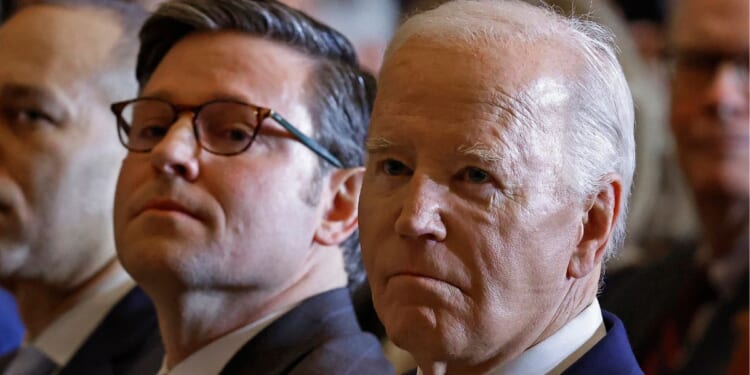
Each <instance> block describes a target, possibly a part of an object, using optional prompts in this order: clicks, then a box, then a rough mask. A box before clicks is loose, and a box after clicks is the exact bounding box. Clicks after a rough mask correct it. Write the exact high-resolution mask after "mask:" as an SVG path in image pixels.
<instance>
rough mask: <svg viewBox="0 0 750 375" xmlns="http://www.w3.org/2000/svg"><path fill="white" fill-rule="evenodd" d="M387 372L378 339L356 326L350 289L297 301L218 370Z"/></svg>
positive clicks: (314, 372)
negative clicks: (294, 305)
mask: <svg viewBox="0 0 750 375" xmlns="http://www.w3.org/2000/svg"><path fill="white" fill-rule="evenodd" d="M249 371H251V372H253V373H262V374H331V373H336V374H392V373H393V369H392V368H391V366H390V364H389V363H388V361H387V360H386V359H385V356H384V355H383V352H382V350H381V347H380V343H379V342H378V341H377V340H376V339H375V337H374V336H372V335H370V334H368V333H365V332H363V331H362V329H361V328H360V327H359V324H358V323H357V319H356V316H355V314H354V309H353V307H352V302H351V298H350V297H349V292H348V290H346V289H345V288H341V289H335V290H331V291H328V292H325V293H321V294H318V295H316V296H313V297H310V298H308V299H306V300H304V301H302V302H301V303H300V304H299V305H297V306H296V307H295V308H293V309H292V310H290V311H289V312H287V313H286V314H284V315H282V316H281V317H280V318H279V319H277V320H276V321H275V322H273V323H272V324H271V325H269V326H268V327H266V329H264V330H263V331H261V332H260V333H259V334H258V335H257V336H256V337H255V338H253V339H252V340H251V341H250V342H248V343H247V344H245V345H244V346H243V347H242V348H241V349H240V351H239V352H237V354H235V355H234V356H233V357H232V359H231V360H230V362H229V363H228V364H227V365H226V366H225V367H224V369H223V370H222V374H242V373H247V372H249Z"/></svg>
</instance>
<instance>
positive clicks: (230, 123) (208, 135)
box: [111, 98, 343, 168]
mask: <svg viewBox="0 0 750 375" xmlns="http://www.w3.org/2000/svg"><path fill="white" fill-rule="evenodd" d="M111 109H112V113H114V114H115V116H116V117H117V134H118V137H119V138H120V142H121V143H122V145H123V146H125V148H127V149H128V150H129V151H132V152H150V151H151V150H153V148H154V147H156V145H157V144H158V143H159V142H161V140H162V139H164V137H165V136H166V135H167V131H169V128H170V127H171V126H172V124H174V122H175V121H177V117H178V116H179V114H180V113H183V112H186V111H188V112H192V113H193V133H194V134H195V139H196V140H197V141H198V144H199V145H200V146H201V147H202V148H203V149H204V150H206V151H208V152H210V153H213V154H217V155H225V156H231V155H237V154H240V153H242V152H244V151H245V150H247V149H248V148H250V145H252V143H253V141H254V140H255V138H256V137H257V136H258V134H259V130H260V128H261V127H262V125H263V122H264V120H265V119H267V118H269V117H270V118H272V119H274V120H275V121H276V122H277V123H278V124H279V125H281V127H283V128H284V129H286V131H288V132H289V133H290V134H291V135H292V136H293V137H294V138H295V139H296V140H297V141H299V142H300V143H302V144H303V145H305V147H307V148H309V149H310V150H312V152H314V153H316V154H317V155H318V156H320V157H321V158H323V159H324V160H325V161H327V162H329V163H331V164H332V165H333V166H335V167H336V168H343V164H342V163H341V161H340V160H339V159H338V158H336V157H335V156H333V154H331V152H330V151H328V150H326V149H325V148H324V147H323V146H321V145H320V143H318V142H316V141H315V140H313V139H312V138H310V137H308V136H306V135H305V134H303V133H302V132H301V131H299V129H297V128H296V127H294V126H293V125H292V124H291V123H290V122H289V121H287V120H285V119H284V118H283V117H281V115H279V114H278V113H276V112H274V111H273V110H271V109H268V108H263V107H258V106H255V105H252V104H247V103H242V102H235V101H229V100H216V101H211V102H208V103H204V104H201V105H197V106H187V105H175V104H172V103H169V102H167V101H165V100H161V99H156V98H137V99H132V100H127V101H124V102H118V103H114V104H112V106H111Z"/></svg>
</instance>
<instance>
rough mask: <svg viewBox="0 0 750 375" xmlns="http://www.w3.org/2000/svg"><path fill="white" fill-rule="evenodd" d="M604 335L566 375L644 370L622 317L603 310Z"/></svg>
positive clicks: (625, 374)
mask: <svg viewBox="0 0 750 375" xmlns="http://www.w3.org/2000/svg"><path fill="white" fill-rule="evenodd" d="M602 318H603V319H604V327H605V328H606V329H607V335H606V336H604V338H602V339H601V340H600V341H599V342H598V343H596V345H594V347H593V348H591V350H589V351H588V352H586V354H584V355H583V357H581V358H580V359H579V360H578V361H576V362H575V363H574V364H573V365H572V366H570V367H568V368H567V369H566V370H565V371H563V374H565V375H600V374H601V375H604V374H606V375H638V374H643V371H641V369H640V368H639V367H638V363H637V362H636V360H635V356H634V355H633V351H632V350H631V349H630V343H629V342H628V336H627V334H626V333H625V327H624V326H623V325H622V322H621V321H620V319H617V317H616V316H614V315H613V314H611V313H609V312H606V311H602ZM416 374H417V370H416V369H414V370H411V371H409V372H407V373H405V374H404V375H416Z"/></svg>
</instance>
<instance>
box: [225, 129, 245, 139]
mask: <svg viewBox="0 0 750 375" xmlns="http://www.w3.org/2000/svg"><path fill="white" fill-rule="evenodd" d="M250 137H251V134H249V133H248V132H247V131H245V130H244V129H227V130H225V131H224V134H223V138H224V139H226V140H227V141H231V142H247V140H248V139H249V138H250Z"/></svg>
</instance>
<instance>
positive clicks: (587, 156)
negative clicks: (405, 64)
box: [386, 0, 635, 258]
mask: <svg viewBox="0 0 750 375" xmlns="http://www.w3.org/2000/svg"><path fill="white" fill-rule="evenodd" d="M415 36H418V37H422V38H429V39H430V41H431V42H437V43H441V44H444V45H446V46H451V45H454V46H455V45H468V46H476V47H477V48H498V47H500V48H502V47H503V46H505V45H507V44H509V43H512V44H513V46H514V48H518V46H519V44H527V45H529V48H534V47H532V46H533V45H534V44H537V45H544V44H539V43H538V42H542V41H544V42H550V41H551V42H554V43H551V44H546V45H554V46H556V48H557V47H558V46H559V49H561V50H562V49H565V50H567V51H569V53H570V54H571V58H572V59H575V60H577V61H578V64H577V66H578V69H576V71H575V72H574V73H573V75H574V76H573V77H570V78H571V79H570V82H574V87H571V94H572V100H571V106H572V108H570V113H571V116H570V117H569V124H568V131H567V132H566V134H567V138H566V139H565V140H564V142H565V143H564V145H563V147H564V150H565V151H564V158H566V159H567V160H564V161H563V163H562V165H564V166H565V167H566V168H567V170H566V171H565V175H564V176H563V178H565V179H566V180H567V181H568V183H569V185H570V186H571V187H572V188H573V190H574V191H576V192H577V193H579V194H581V195H585V196H591V195H592V194H594V193H596V192H597V191H598V190H599V187H600V186H601V185H602V184H604V183H607V182H608V181H603V178H605V176H606V175H607V174H609V173H612V172H614V173H617V174H619V175H620V176H621V178H622V192H623V197H622V203H621V210H620V213H619V217H618V221H617V224H616V226H615V228H614V233H613V236H612V239H611V240H610V242H609V244H608V246H607V251H606V256H605V258H609V257H611V256H612V255H614V253H615V252H616V251H617V250H619V249H620V248H621V247H622V244H623V242H624V239H625V222H626V220H625V219H626V216H627V207H628V199H629V195H630V189H631V185H632V181H633V172H634V169H635V138H634V121H635V120H634V119H635V115H634V108H633V99H632V96H631V94H630V89H629V87H628V83H627V81H626V80H625V76H624V74H623V72H622V68H621V66H620V63H619V62H618V60H617V48H616V46H615V43H614V42H615V41H614V35H613V34H612V33H611V32H609V31H608V30H606V29H605V28H603V27H602V26H600V25H598V24H596V23H594V22H592V21H588V20H584V19H580V18H576V17H567V16H562V15H560V14H558V13H556V12H555V11H554V10H553V9H552V8H551V7H549V6H546V5H542V6H533V5H530V4H527V3H524V2H521V1H517V0H455V1H451V2H448V3H445V4H443V5H441V6H440V7H438V8H435V9H432V10H429V11H426V12H423V13H420V14H417V15H416V16H414V17H412V18H410V19H408V20H407V21H406V22H405V23H404V24H403V25H402V26H401V27H400V28H399V29H398V30H397V32H396V34H395V35H394V37H393V40H392V41H391V44H390V45H389V47H388V50H387V51H386V59H388V57H389V56H390V55H391V54H392V53H394V52H395V51H397V50H398V49H399V48H400V47H401V46H402V45H403V44H404V43H405V42H406V41H407V40H409V39H411V38H412V37H415ZM530 63H533V62H530ZM532 125H533V124H532Z"/></svg>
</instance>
